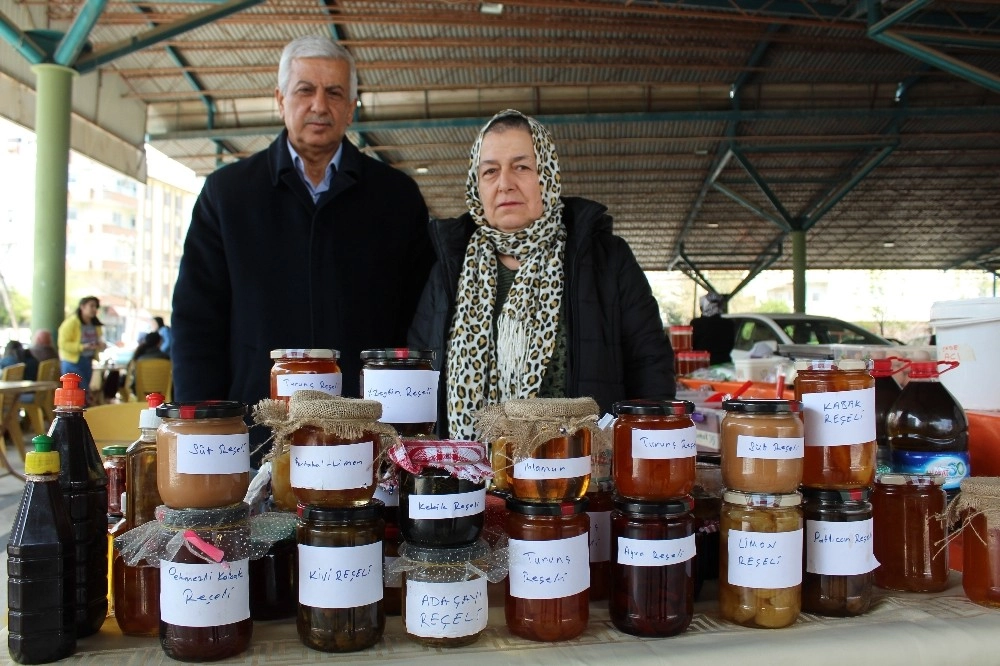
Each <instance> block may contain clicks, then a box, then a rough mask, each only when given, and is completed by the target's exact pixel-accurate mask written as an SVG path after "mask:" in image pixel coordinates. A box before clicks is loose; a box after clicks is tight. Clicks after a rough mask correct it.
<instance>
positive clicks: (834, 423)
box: [795, 359, 878, 490]
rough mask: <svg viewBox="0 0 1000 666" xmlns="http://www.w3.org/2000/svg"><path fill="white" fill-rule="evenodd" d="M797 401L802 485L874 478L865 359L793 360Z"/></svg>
mask: <svg viewBox="0 0 1000 666" xmlns="http://www.w3.org/2000/svg"><path fill="white" fill-rule="evenodd" d="M795 369H796V372H797V373H798V374H797V375H796V377H795V399H796V400H800V401H801V402H802V414H803V421H804V422H805V430H804V436H805V453H804V456H803V463H804V465H803V469H802V485H804V486H808V487H810V488H826V489H828V490H844V489H847V488H863V487H868V486H871V485H872V482H874V480H875V465H876V457H877V449H878V446H877V444H876V441H875V379H874V377H872V376H871V375H870V374H869V373H868V370H867V364H866V362H865V361H858V360H843V359H842V360H839V361H796V363H795Z"/></svg>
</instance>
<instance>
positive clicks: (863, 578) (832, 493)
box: [802, 488, 878, 616]
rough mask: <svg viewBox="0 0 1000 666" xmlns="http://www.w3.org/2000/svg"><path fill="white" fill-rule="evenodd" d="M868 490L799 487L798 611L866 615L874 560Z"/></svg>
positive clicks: (874, 566)
mask: <svg viewBox="0 0 1000 666" xmlns="http://www.w3.org/2000/svg"><path fill="white" fill-rule="evenodd" d="M869 494H870V491H869V490H868V488H853V489H851V490H818V489H814V488H802V516H803V518H804V519H805V523H806V526H805V547H804V553H805V567H804V569H803V574H802V610H804V611H806V612H809V613H818V614H820V615H834V616H848V615H861V614H862V613H867V612H868V609H869V608H870V607H871V603H872V580H873V579H874V573H873V571H874V570H875V568H876V567H878V562H877V561H876V560H875V554H874V549H873V546H874V540H873V536H872V534H873V529H872V505H871V504H870V503H869V502H868V497H869Z"/></svg>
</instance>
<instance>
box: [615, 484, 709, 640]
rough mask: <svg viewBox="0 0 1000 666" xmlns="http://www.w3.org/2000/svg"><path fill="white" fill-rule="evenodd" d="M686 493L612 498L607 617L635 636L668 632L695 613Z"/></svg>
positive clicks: (691, 526) (683, 626)
mask: <svg viewBox="0 0 1000 666" xmlns="http://www.w3.org/2000/svg"><path fill="white" fill-rule="evenodd" d="M693 507H694V501H693V500H692V498H691V497H690V496H688V497H679V498H676V499H672V500H665V501H660V502H641V501H638V500H631V499H627V498H624V497H617V498H615V510H614V512H613V513H612V514H611V536H612V547H611V554H612V565H611V601H610V603H609V605H608V610H609V612H610V616H611V622H612V623H613V624H614V625H615V626H616V627H617V628H618V629H619V630H621V631H624V632H625V633H627V634H632V635H634V636H673V635H675V634H679V633H681V632H682V631H684V630H685V629H687V627H688V625H689V624H690V623H691V619H692V618H693V617H694V562H695V559H694V558H695V552H696V551H695V536H694V518H693V517H692V515H691V510H692V508H693Z"/></svg>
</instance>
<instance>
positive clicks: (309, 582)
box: [299, 541, 384, 608]
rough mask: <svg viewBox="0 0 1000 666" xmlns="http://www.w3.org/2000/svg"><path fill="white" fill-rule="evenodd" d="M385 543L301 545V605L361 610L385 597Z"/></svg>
mask: <svg viewBox="0 0 1000 666" xmlns="http://www.w3.org/2000/svg"><path fill="white" fill-rule="evenodd" d="M383 592H384V588H383V587H382V542H381V541H376V542H375V543H370V544H368V545H366V546H342V547H325V546H306V545H303V544H299V603H300V604H302V605H303V606H312V607H313V608H357V607H359V606H367V605H369V604H373V603H375V602H376V601H378V600H379V599H381V598H382V594H383Z"/></svg>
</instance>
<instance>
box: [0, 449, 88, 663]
mask: <svg viewBox="0 0 1000 666" xmlns="http://www.w3.org/2000/svg"><path fill="white" fill-rule="evenodd" d="M31 442H32V444H34V446H35V450H34V451H29V452H28V453H27V454H26V455H25V461H24V472H25V475H26V481H25V483H24V492H23V494H22V495H21V504H20V505H19V506H18V508H17V518H16V519H15V520H14V527H13V528H12V529H11V531H10V541H9V542H8V543H7V611H8V613H7V615H8V634H7V649H8V651H9V652H10V656H11V658H12V659H13V660H14V661H16V662H18V663H20V664H45V663H48V662H52V661H56V660H59V659H62V658H64V657H68V656H69V655H71V654H73V652H74V650H76V598H75V597H76V584H75V582H76V580H75V566H74V565H75V553H74V551H75V545H74V539H73V528H72V527H71V525H70V519H69V511H68V510H67V508H66V504H65V502H64V500H63V494H62V491H61V490H60V488H59V452H58V451H54V450H53V446H52V439H51V438H49V437H48V436H46V435H38V436H37V437H35V438H34V439H32V440H31Z"/></svg>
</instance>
